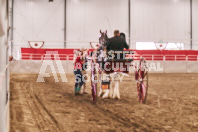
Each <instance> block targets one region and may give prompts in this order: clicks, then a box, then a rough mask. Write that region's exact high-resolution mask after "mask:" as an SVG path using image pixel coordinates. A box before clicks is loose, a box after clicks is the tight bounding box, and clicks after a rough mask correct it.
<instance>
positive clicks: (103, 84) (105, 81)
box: [97, 30, 120, 99]
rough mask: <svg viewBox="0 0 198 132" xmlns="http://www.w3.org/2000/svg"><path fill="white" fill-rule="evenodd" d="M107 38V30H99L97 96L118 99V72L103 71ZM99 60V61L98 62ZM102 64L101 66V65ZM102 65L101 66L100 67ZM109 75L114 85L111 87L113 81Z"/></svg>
mask: <svg viewBox="0 0 198 132" xmlns="http://www.w3.org/2000/svg"><path fill="white" fill-rule="evenodd" d="M108 41H109V38H108V36H107V30H106V31H105V32H102V31H101V30H100V37H99V45H98V49H97V60H98V61H97V62H98V65H99V66H98V70H97V71H98V73H97V74H98V77H99V82H100V85H99V86H100V91H99V94H98V96H99V97H102V98H103V99H104V98H117V99H120V92H119V80H118V76H119V74H118V73H113V74H106V73H105V72H104V69H103V68H104V65H105V60H104V59H105V54H106V53H105V52H104V51H106V47H107V44H108ZM99 62H100V63H99ZM101 65H102V66H101ZM101 67H102V68H101ZM111 77H113V78H114V81H115V82H114V84H115V87H113V82H112V81H111Z"/></svg>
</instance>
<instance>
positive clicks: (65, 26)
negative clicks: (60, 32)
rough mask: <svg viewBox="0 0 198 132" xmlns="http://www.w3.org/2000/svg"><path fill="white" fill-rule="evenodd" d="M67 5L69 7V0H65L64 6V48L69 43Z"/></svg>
mask: <svg viewBox="0 0 198 132" xmlns="http://www.w3.org/2000/svg"><path fill="white" fill-rule="evenodd" d="M66 7H67V0H65V6H64V48H66V47H67V43H66V39H67V37H66V26H67V25H66V19H67V17H66V15H67V13H66V10H67V9H66Z"/></svg>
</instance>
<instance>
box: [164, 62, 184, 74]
mask: <svg viewBox="0 0 198 132" xmlns="http://www.w3.org/2000/svg"><path fill="white" fill-rule="evenodd" d="M164 72H165V73H187V62H186V61H165V69H164Z"/></svg>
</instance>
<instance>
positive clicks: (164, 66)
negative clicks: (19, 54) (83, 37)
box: [10, 60, 198, 74]
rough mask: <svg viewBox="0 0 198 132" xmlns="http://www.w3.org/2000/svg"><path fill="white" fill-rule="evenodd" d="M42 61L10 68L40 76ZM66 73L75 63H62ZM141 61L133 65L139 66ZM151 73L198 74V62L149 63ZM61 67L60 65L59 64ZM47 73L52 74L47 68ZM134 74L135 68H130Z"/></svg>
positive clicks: (54, 62)
mask: <svg viewBox="0 0 198 132" xmlns="http://www.w3.org/2000/svg"><path fill="white" fill-rule="evenodd" d="M43 62H44V61H42V60H19V61H15V62H13V63H12V64H11V66H10V72H11V73H24V74H26V73H27V74H38V73H39V72H40V70H41V68H42V64H43ZM52 62H53V66H54V68H55V71H56V72H57V73H59V70H58V67H57V64H58V63H56V61H52ZM61 62H62V66H63V69H64V72H65V73H73V61H61ZM138 62H139V61H134V62H133V63H134V64H136V65H138ZM147 63H148V67H149V73H198V68H197V67H198V62H196V61H147ZM59 65H60V64H59ZM45 72H46V73H52V70H51V68H50V66H47V68H46V71H45ZM130 72H131V73H133V72H134V68H133V67H131V68H130Z"/></svg>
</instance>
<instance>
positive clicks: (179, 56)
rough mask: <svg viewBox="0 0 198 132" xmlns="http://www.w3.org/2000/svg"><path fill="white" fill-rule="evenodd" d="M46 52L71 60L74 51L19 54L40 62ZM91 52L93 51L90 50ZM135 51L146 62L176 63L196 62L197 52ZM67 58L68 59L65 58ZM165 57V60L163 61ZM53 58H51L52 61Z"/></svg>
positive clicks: (197, 58)
mask: <svg viewBox="0 0 198 132" xmlns="http://www.w3.org/2000/svg"><path fill="white" fill-rule="evenodd" d="M47 51H57V52H58V54H59V57H60V59H61V60H67V59H69V60H72V58H73V51H74V49H33V48H21V54H22V59H23V60H29V59H31V60H42V59H43V57H45V54H46V52H47ZM90 51H93V50H90ZM130 51H136V52H137V54H139V55H137V58H136V60H138V59H139V56H143V57H145V58H146V59H147V60H156V61H157V60H167V61H171V60H177V61H185V60H188V61H198V51H197V50H163V51H160V50H130ZM67 57H69V58H67ZM164 57H165V59H164ZM53 58H54V57H52V59H53Z"/></svg>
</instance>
